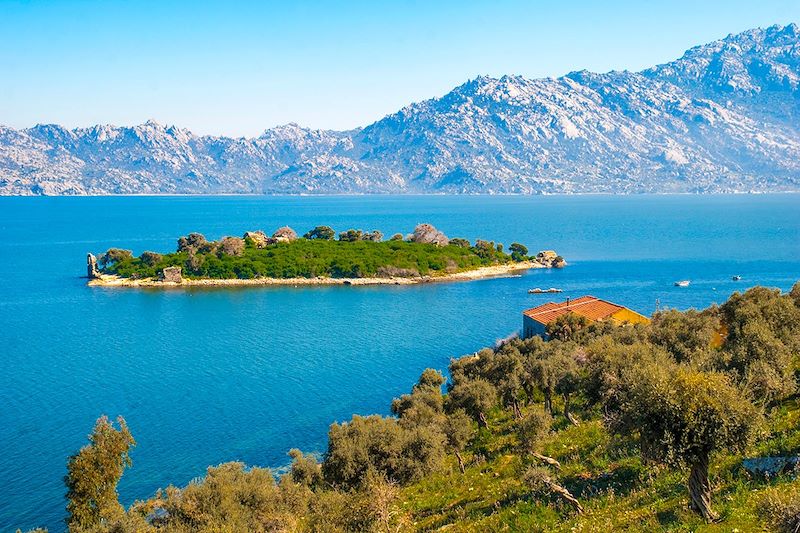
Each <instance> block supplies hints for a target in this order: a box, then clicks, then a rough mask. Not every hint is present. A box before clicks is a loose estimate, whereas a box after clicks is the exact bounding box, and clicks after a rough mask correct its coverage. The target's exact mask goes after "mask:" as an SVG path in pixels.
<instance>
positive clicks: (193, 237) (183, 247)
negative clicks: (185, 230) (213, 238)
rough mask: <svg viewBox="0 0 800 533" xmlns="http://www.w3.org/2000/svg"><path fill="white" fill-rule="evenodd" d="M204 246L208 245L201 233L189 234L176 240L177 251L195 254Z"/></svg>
mask: <svg viewBox="0 0 800 533" xmlns="http://www.w3.org/2000/svg"><path fill="white" fill-rule="evenodd" d="M206 244H208V241H207V240H206V238H205V236H204V235H203V234H202V233H190V234H189V235H187V236H185V237H181V238H179V239H178V251H179V252H188V251H190V250H193V251H195V252H197V251H198V250H200V248H202V247H203V246H204V245H206Z"/></svg>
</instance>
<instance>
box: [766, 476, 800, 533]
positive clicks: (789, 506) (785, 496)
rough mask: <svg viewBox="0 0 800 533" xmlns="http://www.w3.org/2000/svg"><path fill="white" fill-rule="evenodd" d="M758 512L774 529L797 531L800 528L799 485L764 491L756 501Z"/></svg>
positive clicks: (784, 532)
mask: <svg viewBox="0 0 800 533" xmlns="http://www.w3.org/2000/svg"><path fill="white" fill-rule="evenodd" d="M758 513H759V515H761V517H762V518H763V519H764V521H765V522H767V523H768V524H769V525H770V526H772V527H773V528H774V529H775V530H776V531H779V532H781V533H797V531H798V530H800V487H794V488H793V489H791V490H785V489H784V490H778V489H777V488H771V489H769V490H767V491H765V493H764V495H763V496H762V497H761V500H760V501H759V503H758Z"/></svg>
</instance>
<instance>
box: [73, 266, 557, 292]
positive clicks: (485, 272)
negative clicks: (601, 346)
mask: <svg viewBox="0 0 800 533" xmlns="http://www.w3.org/2000/svg"><path fill="white" fill-rule="evenodd" d="M538 268H547V267H545V266H544V265H542V264H540V263H538V262H536V261H521V262H518V263H506V264H500V265H492V266H485V267H480V268H476V269H472V270H464V271H461V272H454V273H452V274H443V275H440V276H418V277H410V278H404V277H389V278H379V277H365V278H331V277H314V278H251V279H239V278H232V279H213V278H200V279H190V278H183V280H182V281H181V282H180V283H178V282H171V281H160V280H158V279H156V278H144V279H131V278H123V277H120V276H115V275H111V274H100V276H99V277H96V278H94V279H90V280H89V282H88V285H89V286H90V287H124V288H158V289H170V288H182V287H187V288H192V287H267V286H299V285H303V286H335V285H350V286H352V285H361V286H369V285H420V284H424V283H443V282H456V281H475V280H479V279H490V278H504V277H511V276H514V275H518V274H521V273H523V272H527V271H528V270H531V269H538Z"/></svg>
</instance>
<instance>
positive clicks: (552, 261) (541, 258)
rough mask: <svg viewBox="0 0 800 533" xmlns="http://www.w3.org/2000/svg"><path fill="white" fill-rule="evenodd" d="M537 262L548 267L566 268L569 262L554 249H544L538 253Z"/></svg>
mask: <svg viewBox="0 0 800 533" xmlns="http://www.w3.org/2000/svg"><path fill="white" fill-rule="evenodd" d="M536 262H537V263H539V264H540V265H542V266H544V267H547V268H564V267H565V266H567V262H566V261H565V260H564V258H563V257H561V256H560V255H558V254H557V253H556V252H555V251H553V250H542V251H541V252H539V253H538V254H536Z"/></svg>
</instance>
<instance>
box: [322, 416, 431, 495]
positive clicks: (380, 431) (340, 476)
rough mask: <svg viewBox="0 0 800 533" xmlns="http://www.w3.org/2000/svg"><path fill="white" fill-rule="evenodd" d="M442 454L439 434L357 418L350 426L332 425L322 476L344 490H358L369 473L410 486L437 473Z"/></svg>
mask: <svg viewBox="0 0 800 533" xmlns="http://www.w3.org/2000/svg"><path fill="white" fill-rule="evenodd" d="M443 452H444V437H443V436H442V433H441V432H440V431H436V430H434V429H432V428H429V427H424V426H423V427H418V428H412V429H406V428H405V427H403V426H401V425H400V424H399V423H398V422H397V420H396V419H393V418H384V417H380V416H368V417H361V416H354V417H353V418H352V420H350V422H346V423H343V424H333V425H331V427H330V431H329V432H328V451H327V452H326V453H325V461H324V462H323V464H322V473H323V475H324V476H325V480H326V481H327V482H329V483H331V484H332V485H334V486H336V487H340V488H343V489H352V488H356V487H358V486H359V485H360V484H361V482H362V481H363V480H364V477H365V476H366V475H367V472H369V471H370V470H374V471H375V472H378V473H380V474H383V475H385V476H386V478H387V479H388V480H390V481H393V482H399V483H408V482H409V481H411V480H414V479H418V478H420V477H421V476H423V475H425V474H427V473H430V472H432V471H433V470H435V469H436V468H437V466H438V464H439V463H440V462H441V460H442V454H443Z"/></svg>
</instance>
